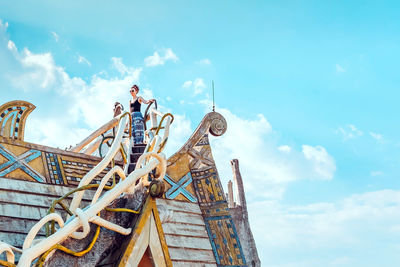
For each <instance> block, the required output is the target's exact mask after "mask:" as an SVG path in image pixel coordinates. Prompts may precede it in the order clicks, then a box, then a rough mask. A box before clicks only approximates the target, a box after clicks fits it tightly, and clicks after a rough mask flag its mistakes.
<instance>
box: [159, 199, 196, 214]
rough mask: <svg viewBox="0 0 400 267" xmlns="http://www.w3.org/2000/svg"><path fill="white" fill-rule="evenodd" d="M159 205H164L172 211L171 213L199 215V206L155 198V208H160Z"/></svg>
mask: <svg viewBox="0 0 400 267" xmlns="http://www.w3.org/2000/svg"><path fill="white" fill-rule="evenodd" d="M160 205H164V206H166V207H168V209H170V210H173V211H180V212H190V213H196V214H201V210H200V207H199V204H197V203H190V202H186V201H176V200H167V199H162V198H157V206H160Z"/></svg>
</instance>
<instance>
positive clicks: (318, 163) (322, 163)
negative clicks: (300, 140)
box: [302, 145, 336, 180]
mask: <svg viewBox="0 0 400 267" xmlns="http://www.w3.org/2000/svg"><path fill="white" fill-rule="evenodd" d="M302 148H303V154H304V156H305V158H306V159H308V160H309V161H310V162H311V164H312V165H313V169H314V171H315V174H316V176H317V177H319V178H320V179H327V180H330V179H332V178H333V174H334V172H335V171H336V165H335V160H334V159H333V158H332V156H330V155H329V154H328V153H327V152H326V150H325V148H323V147H322V146H316V147H312V146H309V145H303V146H302Z"/></svg>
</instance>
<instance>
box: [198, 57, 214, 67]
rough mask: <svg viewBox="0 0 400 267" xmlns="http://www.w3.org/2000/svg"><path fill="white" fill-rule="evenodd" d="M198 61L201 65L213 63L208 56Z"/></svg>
mask: <svg viewBox="0 0 400 267" xmlns="http://www.w3.org/2000/svg"><path fill="white" fill-rule="evenodd" d="M197 63H198V64H200V65H211V60H209V59H208V58H204V59H201V60H199V61H197Z"/></svg>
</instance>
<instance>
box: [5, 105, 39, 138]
mask: <svg viewBox="0 0 400 267" xmlns="http://www.w3.org/2000/svg"><path fill="white" fill-rule="evenodd" d="M35 108H36V106H35V105H33V104H31V103H29V102H27V101H22V100H14V101H10V102H7V103H5V104H3V105H2V106H0V136H3V137H6V138H13V139H17V140H21V141H23V140H24V132H25V122H26V118H27V117H28V115H29V114H30V113H31V112H32V111H33V110H34V109H35Z"/></svg>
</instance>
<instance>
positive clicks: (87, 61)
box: [78, 55, 92, 66]
mask: <svg viewBox="0 0 400 267" xmlns="http://www.w3.org/2000/svg"><path fill="white" fill-rule="evenodd" d="M78 62H79V63H81V64H87V65H88V66H92V64H91V63H90V61H89V60H87V59H86V58H85V57H83V56H81V55H78Z"/></svg>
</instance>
